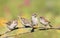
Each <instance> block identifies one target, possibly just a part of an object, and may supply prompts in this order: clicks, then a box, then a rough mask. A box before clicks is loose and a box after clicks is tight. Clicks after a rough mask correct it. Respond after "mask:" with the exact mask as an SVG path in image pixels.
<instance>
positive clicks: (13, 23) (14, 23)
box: [6, 19, 18, 31]
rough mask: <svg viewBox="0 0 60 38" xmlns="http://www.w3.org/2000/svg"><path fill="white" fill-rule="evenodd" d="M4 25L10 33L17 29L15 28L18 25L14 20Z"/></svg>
mask: <svg viewBox="0 0 60 38" xmlns="http://www.w3.org/2000/svg"><path fill="white" fill-rule="evenodd" d="M6 24H7V28H8V29H9V30H11V31H12V30H15V29H18V27H16V26H17V25H18V21H17V20H16V19H14V20H12V21H9V22H7V23H6Z"/></svg>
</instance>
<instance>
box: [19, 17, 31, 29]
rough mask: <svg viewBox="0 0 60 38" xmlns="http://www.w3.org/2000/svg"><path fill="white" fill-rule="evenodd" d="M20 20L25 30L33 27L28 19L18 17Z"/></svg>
mask: <svg viewBox="0 0 60 38" xmlns="http://www.w3.org/2000/svg"><path fill="white" fill-rule="evenodd" d="M18 18H19V19H20V20H21V23H22V25H24V27H25V28H29V27H31V22H30V21H29V20H28V19H26V18H22V17H20V16H18Z"/></svg>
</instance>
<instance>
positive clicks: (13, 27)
mask: <svg viewBox="0 0 60 38" xmlns="http://www.w3.org/2000/svg"><path fill="white" fill-rule="evenodd" d="M5 24H6V25H7V28H8V29H9V30H8V31H6V32H5V33H4V34H6V33H9V32H11V31H13V30H16V29H19V28H18V27H16V26H17V25H18V22H17V20H15V19H14V20H12V21H8V22H7V23H5ZM4 34H0V36H2V35H4Z"/></svg>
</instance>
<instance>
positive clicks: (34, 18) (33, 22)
mask: <svg viewBox="0 0 60 38" xmlns="http://www.w3.org/2000/svg"><path fill="white" fill-rule="evenodd" d="M31 22H32V27H33V29H32V30H31V32H34V29H35V27H34V26H37V25H38V18H37V14H33V15H32V17H31Z"/></svg>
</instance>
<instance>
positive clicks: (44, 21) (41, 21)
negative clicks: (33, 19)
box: [40, 17, 52, 27]
mask: <svg viewBox="0 0 60 38" xmlns="http://www.w3.org/2000/svg"><path fill="white" fill-rule="evenodd" d="M40 23H41V24H43V25H44V26H45V27H46V26H48V25H49V26H50V27H52V25H50V22H49V21H48V20H47V19H45V18H44V17H40Z"/></svg>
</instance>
